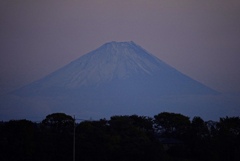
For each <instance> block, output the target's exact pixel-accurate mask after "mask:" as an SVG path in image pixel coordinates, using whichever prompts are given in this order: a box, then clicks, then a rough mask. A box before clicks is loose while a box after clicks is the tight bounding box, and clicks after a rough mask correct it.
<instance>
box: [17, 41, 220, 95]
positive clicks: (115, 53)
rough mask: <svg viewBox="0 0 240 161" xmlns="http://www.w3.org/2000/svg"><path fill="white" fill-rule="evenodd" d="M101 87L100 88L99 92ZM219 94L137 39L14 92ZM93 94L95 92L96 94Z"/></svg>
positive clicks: (111, 45)
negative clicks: (162, 58) (137, 41)
mask: <svg viewBox="0 0 240 161" xmlns="http://www.w3.org/2000/svg"><path fill="white" fill-rule="evenodd" d="M100 91H101V92H100ZM92 92H94V93H95V94H96V93H99V92H100V93H99V94H101V95H109V94H110V95H111V96H112V95H119V94H118V93H120V94H123V95H125V96H127V95H130V94H134V95H135V94H136V95H143V96H158V95H169V94H171V95H172V94H174V95H175V94H181V95H183V94H216V93H217V92H216V91H214V90H212V89H210V88H208V87H206V86H205V85H203V84H201V83H199V82H197V81H195V80H193V79H191V78H189V77H188V76H186V75H184V74H182V73H180V72H179V71H177V70H176V69H174V68H172V67H171V66H169V65H167V64H166V63H164V62H163V61H161V60H159V59H158V58H157V57H155V56H153V55H152V54H150V53H148V52H147V51H146V50H144V49H143V48H142V47H140V46H138V45H136V44H135V43H134V42H110V43H106V44H104V45H102V46H101V47H99V48H98V49H96V50H94V51H92V52H90V53H88V54H86V55H84V56H82V57H80V58H79V59H77V60H75V61H73V62H71V63H70V64H68V65H66V66H64V67H63V68H61V69H59V70H57V71H56V72H53V73H52V74H50V75H48V76H46V77H45V78H43V79H41V80H38V81H36V82H33V83H32V84H30V85H27V86H25V87H23V88H21V89H19V90H17V91H15V94H18V95H25V96H32V95H52V96H54V95H66V94H67V95H69V94H78V95H85V94H86V93H90V95H91V94H93V93H92ZM95 94H94V95H95Z"/></svg>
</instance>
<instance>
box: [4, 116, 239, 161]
mask: <svg viewBox="0 0 240 161" xmlns="http://www.w3.org/2000/svg"><path fill="white" fill-rule="evenodd" d="M74 127H76V130H75V134H76V135H75V136H76V139H75V145H76V146H75V147H76V160H85V161H96V160H103V161H110V160H115V161H128V160H131V161H132V160H139V161H145V160H150V161H155V160H162V161H171V160H174V161H175V160H176V161H183V160H189V161H190V160H191V161H200V160H206V161H210V160H217V161H222V160H230V161H237V160H239V159H240V118H239V117H225V118H220V120H219V122H214V121H207V122H205V121H204V120H203V119H202V118H200V117H194V118H193V119H192V120H191V121H190V119H189V117H187V116H184V115H181V114H176V113H167V112H162V113H159V114H158V115H155V116H154V119H153V118H149V117H145V116H137V115H132V116H113V117H111V118H110V120H106V119H101V120H98V121H83V122H81V123H79V124H76V126H74V119H73V118H72V117H71V116H69V115H66V114H64V113H54V114H50V115H48V116H46V118H45V119H44V120H43V121H42V122H41V123H33V122H31V121H28V120H11V121H8V122H0V160H1V161H12V160H14V161H18V160H19V161H20V160H26V161H28V160H29V161H30V160H35V161H55V160H56V161H68V160H69V161H70V160H72V159H73V136H74V135H73V132H74V130H73V129H74Z"/></svg>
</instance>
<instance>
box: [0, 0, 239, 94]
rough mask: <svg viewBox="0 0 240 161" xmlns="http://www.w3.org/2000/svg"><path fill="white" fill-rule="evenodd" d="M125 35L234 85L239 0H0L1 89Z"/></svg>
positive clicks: (208, 79) (187, 68) (188, 70)
mask: <svg viewBox="0 0 240 161" xmlns="http://www.w3.org/2000/svg"><path fill="white" fill-rule="evenodd" d="M130 40H132V41H134V42H135V43H137V44H138V45H140V46H142V47H143V48H145V49H146V50H147V51H149V52H150V53H152V54H154V55H156V56H157V57H158V58H160V59H161V60H163V61H165V62H166V63H168V64H169V65H171V66H173V67H175V68H176V69H178V70H179V71H181V72H183V73H185V74H187V75H189V76H190V77H192V78H194V79H196V80H198V81H200V82H202V83H204V84H206V85H208V86H209V87H212V88H214V89H216V90H218V91H221V92H240V1H239V0H79V1H77V0H71V1H70V0H68V1H66V0H21V1H19V0H0V44H1V45H0V93H4V92H6V91H9V90H12V89H14V88H17V87H20V86H22V85H25V84H27V83H30V82H32V81H34V80H37V79H39V78H41V77H43V76H45V75H47V74H49V73H51V72H53V71H54V70H56V69H58V68H60V67H62V66H64V65H65V64H67V63H69V62H71V61H72V60H75V59H76V58H78V57H80V56H82V55H83V54H86V53H87V52H89V51H92V50H94V49H96V48H97V47H99V46H101V45H102V44H104V43H106V42H109V41H130Z"/></svg>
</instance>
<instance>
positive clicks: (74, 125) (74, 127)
mask: <svg viewBox="0 0 240 161" xmlns="http://www.w3.org/2000/svg"><path fill="white" fill-rule="evenodd" d="M75 130H76V124H75V115H74V116H73V161H75Z"/></svg>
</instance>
